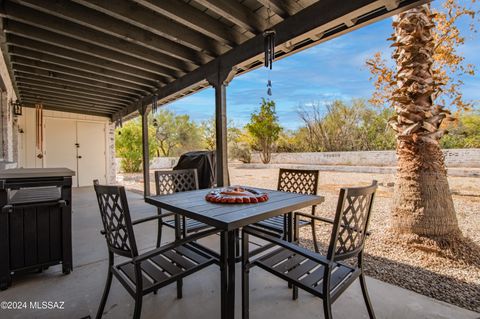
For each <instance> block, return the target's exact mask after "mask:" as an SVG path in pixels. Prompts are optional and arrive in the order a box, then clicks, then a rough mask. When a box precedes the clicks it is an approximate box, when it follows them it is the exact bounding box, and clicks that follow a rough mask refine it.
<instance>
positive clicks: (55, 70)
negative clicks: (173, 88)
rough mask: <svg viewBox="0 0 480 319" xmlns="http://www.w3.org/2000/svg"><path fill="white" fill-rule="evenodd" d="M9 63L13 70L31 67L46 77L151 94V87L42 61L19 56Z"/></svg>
mask: <svg viewBox="0 0 480 319" xmlns="http://www.w3.org/2000/svg"><path fill="white" fill-rule="evenodd" d="M11 63H12V64H13V65H15V67H14V69H18V67H19V66H26V67H31V68H34V69H36V70H38V71H39V72H40V71H46V72H47V73H46V74H47V75H48V76H57V75H59V74H64V75H66V76H72V77H78V78H82V79H86V80H92V79H94V80H95V81H97V82H100V83H105V84H107V85H109V84H111V85H114V86H117V87H119V88H121V89H123V90H126V91H135V92H138V93H140V94H142V95H147V94H149V93H151V92H153V87H148V86H145V85H137V84H132V83H129V82H124V81H120V80H114V79H112V78H108V77H105V76H100V75H94V74H92V73H89V72H85V71H81V70H75V69H71V68H65V67H62V66H59V65H55V64H51V63H46V62H42V61H36V60H32V59H28V58H24V57H19V56H12V58H11Z"/></svg>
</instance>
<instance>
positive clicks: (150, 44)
mask: <svg viewBox="0 0 480 319" xmlns="http://www.w3.org/2000/svg"><path fill="white" fill-rule="evenodd" d="M15 1H16V2H18V3H20V4H22V5H24V6H28V7H30V8H33V9H35V10H39V11H41V12H44V13H46V14H49V15H54V16H57V17H60V18H63V19H65V20H68V21H71V22H75V23H78V24H80V25H83V26H85V27H88V28H91V29H94V30H97V31H100V32H103V33H106V34H109V35H111V36H114V37H118V38H120V39H123V40H126V41H129V42H131V43H135V44H137V45H140V46H143V47H146V48H149V49H152V50H155V51H157V52H160V53H163V54H166V55H169V56H171V57H174V58H177V59H181V60H183V61H186V62H189V63H193V64H198V63H205V62H208V61H209V60H210V59H211V57H209V56H207V55H205V54H202V53H201V52H198V51H195V50H193V49H190V48H187V47H185V46H183V45H181V44H178V43H177V42H175V41H171V40H169V39H166V38H164V37H160V36H158V35H156V34H154V33H150V32H145V30H144V29H141V28H139V27H136V26H134V25H131V24H126V23H124V22H122V21H120V20H118V19H115V18H113V17H110V16H108V15H106V14H104V13H101V12H98V11H96V10H92V9H90V8H87V7H85V6H82V5H80V4H76V3H73V2H70V1H63V2H57V1H50V0H15Z"/></svg>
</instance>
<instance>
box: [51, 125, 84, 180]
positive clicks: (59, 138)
mask: <svg viewBox="0 0 480 319" xmlns="http://www.w3.org/2000/svg"><path fill="white" fill-rule="evenodd" d="M76 141H77V132H76V129H75V121H74V120H68V119H55V118H50V117H46V118H45V151H44V162H43V163H44V167H66V168H68V169H71V170H73V171H75V172H76V171H77V148H76V146H75V143H76ZM76 175H77V176H78V174H76ZM77 176H74V177H73V180H72V183H73V185H74V186H76V185H77Z"/></svg>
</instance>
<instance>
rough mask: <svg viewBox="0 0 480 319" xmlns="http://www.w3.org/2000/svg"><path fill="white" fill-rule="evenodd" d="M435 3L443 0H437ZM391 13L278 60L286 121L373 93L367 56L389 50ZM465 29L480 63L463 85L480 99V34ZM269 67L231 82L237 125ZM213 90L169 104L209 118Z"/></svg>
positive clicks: (278, 90)
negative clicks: (301, 108)
mask: <svg viewBox="0 0 480 319" xmlns="http://www.w3.org/2000/svg"><path fill="white" fill-rule="evenodd" d="M434 5H438V2H437V1H436V2H435V3H434ZM391 22H392V20H391V19H384V20H382V21H379V22H377V23H375V24H372V25H369V26H366V27H364V28H361V29H359V30H356V31H353V32H351V33H348V34H346V35H343V36H341V37H338V38H336V39H332V40H330V41H327V42H325V43H322V44H319V45H317V46H315V47H312V48H310V49H307V50H304V51H302V52H299V53H297V54H294V55H292V56H290V57H287V58H285V59H282V60H280V61H276V62H274V64H273V70H272V71H270V72H271V73H270V78H271V80H272V85H273V88H272V93H273V95H272V97H271V98H272V99H273V100H275V102H276V105H277V113H278V116H279V119H280V123H281V125H282V126H283V127H284V128H286V129H295V128H297V127H299V126H301V125H302V122H301V120H300V118H299V117H298V113H297V110H298V108H299V106H301V105H303V106H306V107H308V105H311V104H312V103H320V104H324V103H328V102H330V101H332V100H335V99H342V100H346V101H349V100H351V99H352V98H365V99H368V98H369V97H370V96H371V93H372V91H373V85H372V83H371V82H370V81H369V77H370V73H369V72H368V69H367V68H366V66H365V60H366V59H367V58H368V57H371V56H372V55H373V54H374V53H375V52H378V51H381V52H383V53H384V56H385V57H389V56H390V52H391V49H390V47H389V46H390V43H389V42H388V41H387V40H386V39H387V38H389V37H390V35H391V33H392V27H391ZM461 29H462V30H466V31H467V33H466V34H469V35H468V36H467V39H466V43H465V45H463V46H462V47H461V48H459V50H458V51H459V52H462V53H463V55H464V56H465V58H466V62H467V63H472V64H474V65H475V66H476V67H477V75H476V76H475V77H470V78H465V79H464V80H465V85H464V88H463V92H464V96H465V97H466V98H467V99H471V100H476V101H480V75H479V73H478V72H479V71H480V54H478V52H480V36H479V35H478V34H471V33H469V32H468V24H467V23H462V24H461ZM267 79H268V71H267V69H266V68H264V67H261V68H259V69H257V70H254V71H251V72H249V73H247V74H244V75H241V76H239V77H237V78H235V79H234V80H233V81H232V82H231V83H230V85H229V86H228V87H227V117H228V119H229V120H233V122H234V124H235V125H237V126H243V125H244V124H246V123H247V122H248V121H249V119H250V114H251V113H252V112H253V111H255V110H256V109H257V108H258V107H259V105H260V102H261V98H262V97H267V94H266V83H267ZM214 105H215V104H214V92H213V89H210V88H209V89H206V90H203V91H201V92H198V93H196V94H194V95H191V96H188V97H185V98H183V99H180V100H177V101H175V102H173V103H170V104H168V105H167V106H166V108H167V109H169V110H171V111H174V112H176V113H178V114H188V115H190V117H191V118H192V119H193V120H195V121H204V120H208V119H209V118H211V117H212V116H213V115H214V112H215V106H214Z"/></svg>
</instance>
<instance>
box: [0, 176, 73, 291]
mask: <svg viewBox="0 0 480 319" xmlns="http://www.w3.org/2000/svg"><path fill="white" fill-rule="evenodd" d="M73 175H75V172H73V171H71V170H69V169H66V168H40V169H39V168H33V169H28V168H25V169H9V170H1V171H0V289H1V290H4V289H7V288H8V286H10V284H11V282H12V276H13V275H14V274H17V273H22V272H26V271H31V270H37V271H42V270H43V269H46V268H48V267H49V266H52V265H56V264H62V270H63V273H64V274H68V273H70V271H71V270H72V207H71V203H72V176H73Z"/></svg>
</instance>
